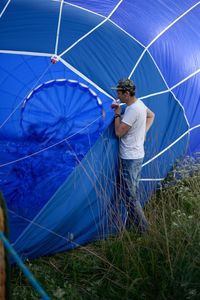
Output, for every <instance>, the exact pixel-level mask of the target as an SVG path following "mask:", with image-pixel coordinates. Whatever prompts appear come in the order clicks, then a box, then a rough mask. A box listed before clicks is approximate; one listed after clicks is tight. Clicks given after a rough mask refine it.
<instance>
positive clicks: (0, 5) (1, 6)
mask: <svg viewBox="0 0 200 300" xmlns="http://www.w3.org/2000/svg"><path fill="white" fill-rule="evenodd" d="M7 3H8V0H1V2H0V14H1V13H2V11H3V9H4V7H5V6H6V4H7Z"/></svg>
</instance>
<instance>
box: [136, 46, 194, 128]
mask: <svg viewBox="0 0 200 300" xmlns="http://www.w3.org/2000/svg"><path fill="white" fill-rule="evenodd" d="M147 52H148V54H149V55H150V57H151V59H152V61H153V63H154V64H155V67H156V68H157V70H158V72H159V74H160V76H161V78H162V79H163V81H164V83H165V85H166V87H167V90H166V91H163V93H165V92H168V91H169V92H170V93H171V94H172V95H173V97H174V99H175V100H176V101H177V102H178V104H179V105H180V106H181V108H182V110H183V115H184V117H185V120H186V123H187V124H188V127H190V124H189V121H188V118H187V116H186V113H185V108H184V107H183V105H182V104H181V102H180V100H179V99H177V97H176V95H175V94H174V92H173V91H172V87H171V88H169V85H168V84H167V82H166V80H165V78H164V76H163V74H162V72H161V70H160V68H159V67H158V65H157V63H156V61H155V60H154V58H153V56H152V55H151V53H150V52H149V50H147ZM191 75H192V76H194V74H191ZM179 84H181V83H180V82H179V83H177V85H179ZM161 93H162V91H161ZM148 97H149V95H147V96H143V97H142V98H143V99H145V98H148Z"/></svg>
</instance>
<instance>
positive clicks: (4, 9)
mask: <svg viewBox="0 0 200 300" xmlns="http://www.w3.org/2000/svg"><path fill="white" fill-rule="evenodd" d="M10 2H11V0H8V2H7V3H6V5H5V6H4V8H3V10H2V12H1V14H0V19H1V17H2V16H3V14H4V12H5V11H6V8H7V7H8V5H9V4H10Z"/></svg>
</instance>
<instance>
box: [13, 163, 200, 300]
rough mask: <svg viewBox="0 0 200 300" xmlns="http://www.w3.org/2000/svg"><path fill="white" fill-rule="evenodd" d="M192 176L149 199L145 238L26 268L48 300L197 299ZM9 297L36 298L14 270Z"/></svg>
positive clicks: (196, 199) (198, 239) (197, 223)
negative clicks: (46, 294) (50, 299)
mask: <svg viewBox="0 0 200 300" xmlns="http://www.w3.org/2000/svg"><path fill="white" fill-rule="evenodd" d="M186 171H187V168H186ZM186 171H184V172H186ZM193 171H194V172H192V175H191V173H190V174H189V175H190V176H188V174H186V175H187V176H185V177H184V178H185V179H182V180H176V182H175V184H174V183H173V184H171V179H169V180H168V181H166V182H165V184H164V186H163V187H162V189H161V190H160V191H159V192H157V193H155V194H154V195H153V196H152V199H151V201H150V202H149V203H148V205H147V206H146V208H145V213H146V216H147V218H148V220H149V222H150V224H151V227H150V231H149V232H148V233H146V234H143V235H141V236H140V235H138V234H137V232H136V231H135V230H134V229H133V230H131V231H123V232H121V233H120V234H118V235H117V236H112V237H110V238H109V239H107V240H104V241H99V242H96V243H93V244H90V245H86V246H85V247H81V248H79V249H76V250H73V251H70V252H67V253H62V254H57V255H54V256H49V257H43V258H39V259H37V260H34V261H31V262H26V264H27V266H28V267H29V268H30V270H31V271H32V272H33V274H34V275H35V277H36V278H37V279H38V280H39V282H40V283H41V284H42V285H43V287H44V289H45V290H46V292H47V293H48V294H49V296H50V297H51V298H52V299H70V300H71V299H83V300H84V299H85V300H90V299H93V300H95V299H105V300H107V299H109V300H110V299H127V300H132V299H149V300H151V299H152V300H153V299H154V300H155V299H158V300H162V299H163V300H164V299H167V300H168V299H173V300H179V299H180V300H183V299H186V300H187V299H200V171H199V169H198V168H196V169H195V170H193ZM186 173H187V172H186ZM12 294H13V299H15V300H17V299H23V300H25V299H28V300H30V299H39V297H38V295H37V293H36V292H35V291H34V290H33V288H32V287H31V286H30V285H29V283H28V282H27V280H26V279H25V278H24V275H23V274H22V273H21V272H20V270H19V269H18V268H16V267H14V268H13V269H12Z"/></svg>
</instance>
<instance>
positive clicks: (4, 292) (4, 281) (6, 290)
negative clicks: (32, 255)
mask: <svg viewBox="0 0 200 300" xmlns="http://www.w3.org/2000/svg"><path fill="white" fill-rule="evenodd" d="M0 231H1V232H2V233H3V234H4V235H5V236H6V237H7V238H8V222H7V213H6V205H5V201H4V199H3V195H2V194H1V193H0ZM9 298H10V266H9V258H8V253H7V252H6V249H5V247H4V244H3V242H2V241H1V240H0V299H1V300H4V299H5V300H6V299H9Z"/></svg>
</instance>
